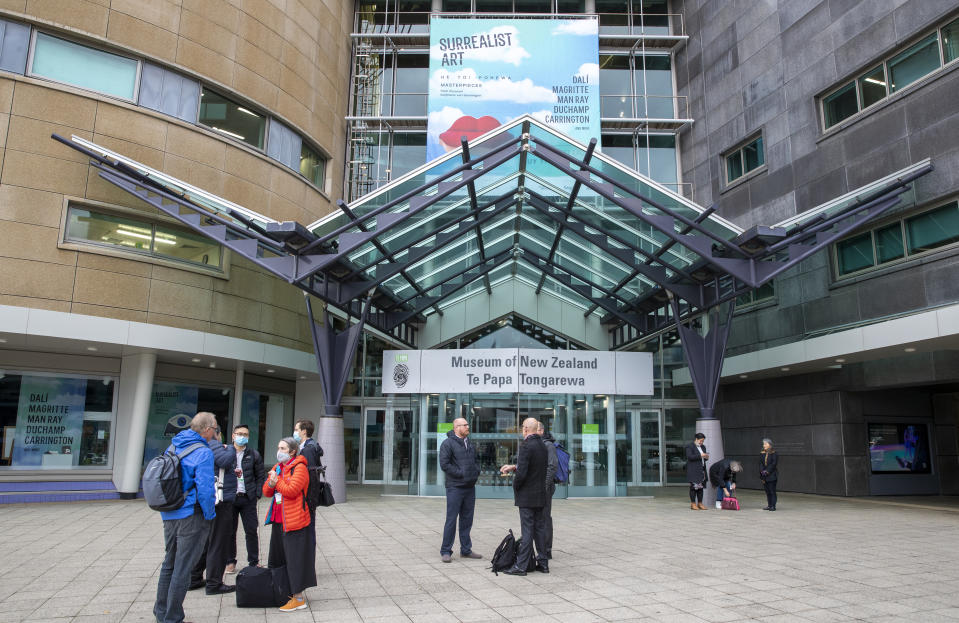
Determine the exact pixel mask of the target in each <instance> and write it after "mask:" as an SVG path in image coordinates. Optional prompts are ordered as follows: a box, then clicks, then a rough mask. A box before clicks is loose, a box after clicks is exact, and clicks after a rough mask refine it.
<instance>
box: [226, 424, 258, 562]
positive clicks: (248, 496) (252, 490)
mask: <svg viewBox="0 0 959 623" xmlns="http://www.w3.org/2000/svg"><path fill="white" fill-rule="evenodd" d="M249 442H250V427H249V426H247V425H246V424H237V425H236V426H234V427H233V450H234V451H235V452H236V467H235V468H234V473H235V474H236V477H237V488H236V499H235V500H234V501H233V532H232V533H231V534H232V536H231V537H230V558H229V560H227V564H226V572H227V573H236V529H237V527H239V524H240V519H242V520H243V533H244V534H245V535H246V560H247V563H248V564H249V565H250V566H251V567H256V566H257V565H259V564H260V537H259V527H260V522H259V520H258V519H257V512H256V503H257V501H258V500H259V499H260V497H262V495H263V483H264V482H266V468H265V467H264V466H263V457H262V456H260V453H259V452H257V451H256V449H255V448H252V447H250V446H249V445H248V444H249Z"/></svg>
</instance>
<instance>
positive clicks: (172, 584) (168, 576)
mask: <svg viewBox="0 0 959 623" xmlns="http://www.w3.org/2000/svg"><path fill="white" fill-rule="evenodd" d="M211 523H213V522H212V521H209V520H206V519H204V518H203V513H202V512H201V511H199V510H198V511H196V512H195V513H193V514H192V515H190V516H189V517H184V518H183V519H168V520H166V521H164V522H163V539H164V541H165V544H166V556H164V558H163V564H162V565H160V581H159V582H157V600H156V603H154V604H153V616H154V617H156V620H157V621H159V622H160V623H181V622H182V621H183V598H184V597H186V591H187V588H188V587H189V586H190V572H191V571H192V570H193V566H194V565H195V564H196V563H197V560H199V558H200V555H201V554H202V553H203V545H204V544H205V543H206V540H207V538H208V537H209V536H210V524H211Z"/></svg>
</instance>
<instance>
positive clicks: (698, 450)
mask: <svg viewBox="0 0 959 623" xmlns="http://www.w3.org/2000/svg"><path fill="white" fill-rule="evenodd" d="M704 441H706V435H704V434H702V433H696V439H695V441H693V442H692V443H690V444H687V445H686V482H688V483H689V508H690V509H692V510H694V511H704V510H706V507H705V506H703V487H704V486H705V485H706V461H707V460H709V453H708V452H706V446H705V445H703V442H704Z"/></svg>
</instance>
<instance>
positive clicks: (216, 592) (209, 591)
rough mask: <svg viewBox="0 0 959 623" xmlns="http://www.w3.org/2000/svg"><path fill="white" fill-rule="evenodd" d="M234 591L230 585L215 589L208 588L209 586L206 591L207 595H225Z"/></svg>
mask: <svg viewBox="0 0 959 623" xmlns="http://www.w3.org/2000/svg"><path fill="white" fill-rule="evenodd" d="M235 590H236V586H235V585H231V584H220V585H219V586H217V587H216V588H210V587H209V586H208V587H207V589H206V594H207V595H225V594H226V593H232V592H234V591H235Z"/></svg>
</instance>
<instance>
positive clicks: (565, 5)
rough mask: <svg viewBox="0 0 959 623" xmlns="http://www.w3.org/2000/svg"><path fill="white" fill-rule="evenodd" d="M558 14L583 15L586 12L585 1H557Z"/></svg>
mask: <svg viewBox="0 0 959 623" xmlns="http://www.w3.org/2000/svg"><path fill="white" fill-rule="evenodd" d="M556 11H557V12H558V13H583V12H585V11H586V0H557V2H556Z"/></svg>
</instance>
